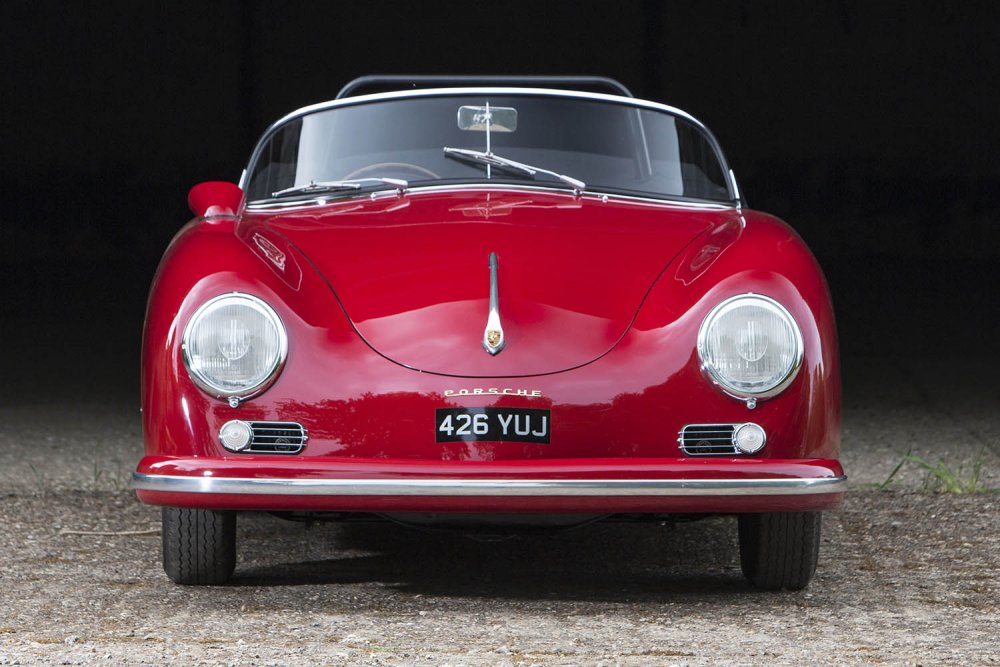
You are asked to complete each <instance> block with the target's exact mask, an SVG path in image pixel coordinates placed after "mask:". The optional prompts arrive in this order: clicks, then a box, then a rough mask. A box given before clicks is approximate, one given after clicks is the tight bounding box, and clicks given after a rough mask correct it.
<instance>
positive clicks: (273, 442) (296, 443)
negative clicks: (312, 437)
mask: <svg viewBox="0 0 1000 667" xmlns="http://www.w3.org/2000/svg"><path fill="white" fill-rule="evenodd" d="M248 423H249V424H250V428H251V429H252V430H253V438H252V439H251V440H250V445H249V446H248V447H247V448H246V449H244V450H243V451H244V452H245V453H247V454H298V453H299V452H301V451H302V448H303V447H305V446H306V440H308V439H309V436H308V434H307V433H306V429H305V428H304V427H303V426H302V424H297V423H295V422H248Z"/></svg>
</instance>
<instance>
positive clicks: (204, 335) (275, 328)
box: [184, 293, 288, 398]
mask: <svg viewBox="0 0 1000 667" xmlns="http://www.w3.org/2000/svg"><path fill="white" fill-rule="evenodd" d="M287 354H288V338H287V336H286V335H285V327H284V326H283V325H282V323H281V320H280V319H278V315H277V313H275V312H274V310H273V309H272V308H271V307H270V306H268V305H267V304H266V303H264V302H263V301H261V300H260V299H258V298H257V297H254V296H250V295H249V294H239V293H233V294H224V295H222V296H217V297H215V298H214V299H210V300H209V301H206V302H205V303H204V304H202V306H201V308H199V309H198V310H197V311H196V312H195V314H194V316H193V317H192V318H191V321H190V322H188V325H187V328H186V329H185V330H184V364H185V365H186V366H187V369H188V373H189V374H190V375H191V379H192V380H194V381H195V383H196V384H197V385H198V386H199V387H201V388H202V389H204V390H205V391H206V392H208V393H210V394H212V395H213V396H218V397H226V396H238V397H240V398H247V397H249V396H252V395H254V394H257V393H260V392H261V391H263V390H264V389H266V388H267V387H268V386H269V385H270V384H271V383H272V382H273V381H274V379H275V378H276V377H277V375H278V372H279V371H280V370H281V367H282V365H283V364H284V363H285V356H286V355H287Z"/></svg>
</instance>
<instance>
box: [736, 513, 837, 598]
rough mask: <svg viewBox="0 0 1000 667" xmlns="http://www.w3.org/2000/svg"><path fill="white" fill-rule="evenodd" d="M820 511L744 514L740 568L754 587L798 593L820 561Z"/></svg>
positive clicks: (740, 527) (741, 524) (742, 515)
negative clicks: (795, 591) (796, 591)
mask: <svg viewBox="0 0 1000 667" xmlns="http://www.w3.org/2000/svg"><path fill="white" fill-rule="evenodd" d="M820 524H821V515H820V513H819V512H768V513H765V514H741V515H740V517H739V532H740V565H741V567H742V569H743V575H744V576H745V577H746V578H747V579H749V580H750V583H752V584H753V585H754V586H757V587H758V588H763V589H767V590H780V589H782V588H787V589H789V590H799V589H802V588H805V587H806V585H808V583H809V580H810V579H812V576H813V574H814V573H815V572H816V562H817V561H818V560H819V536H820Z"/></svg>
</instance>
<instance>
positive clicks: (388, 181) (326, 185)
mask: <svg viewBox="0 0 1000 667" xmlns="http://www.w3.org/2000/svg"><path fill="white" fill-rule="evenodd" d="M376 184H381V185H388V186H391V187H393V188H396V190H397V191H399V192H400V193H403V192H404V191H406V188H408V187H409V185H410V183H409V181H404V180H403V179H401V178H355V179H351V180H346V181H309V184H308V185H296V186H295V187H291V188H285V189H284V190H278V191H277V192H272V193H271V196H272V197H284V196H285V195H308V194H313V193H316V192H336V191H337V190H360V189H361V188H363V187H366V186H367V185H376Z"/></svg>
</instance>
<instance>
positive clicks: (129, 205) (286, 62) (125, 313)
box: [0, 0, 1000, 396]
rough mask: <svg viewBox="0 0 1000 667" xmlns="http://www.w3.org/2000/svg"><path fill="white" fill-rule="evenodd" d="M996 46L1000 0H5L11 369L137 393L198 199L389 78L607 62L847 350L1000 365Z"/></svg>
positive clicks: (15, 378)
mask: <svg viewBox="0 0 1000 667" xmlns="http://www.w3.org/2000/svg"><path fill="white" fill-rule="evenodd" d="M998 40H1000V9H998V3H995V2H991V1H987V0H984V1H982V2H971V1H966V2H945V1H941V2H931V1H925V2H918V1H913V2H874V3H873V2H866V1H862V0H815V1H813V2H806V3H801V2H763V1H761V2H752V1H750V0H744V1H739V0H727V1H722V2H700V1H696V0H686V1H679V2H669V3H668V2H662V3H661V2H650V1H634V2H621V3H613V2H579V1H578V2H560V3H556V2H541V1H538V0H535V1H533V2H487V3H468V2H463V3H459V2H449V3H443V2H442V3H426V2H409V3H402V2H385V1H383V2H353V3H348V2H276V1H262V0H258V1H250V0H247V1H245V2H237V1H235V0H231V1H229V2H216V3H203V2H195V1H179V2H171V3H135V2H91V3H84V2H43V1H37V0H36V1H33V2H24V1H20V0H5V1H4V2H3V3H2V4H0V55H2V63H3V65H2V68H0V77H2V83H0V91H2V93H0V94H2V102H0V105H2V106H0V110H2V133H0V141H2V153H0V154H2V165H0V177H2V183H0V197H2V201H0V204H2V209H0V278H2V296H0V308H2V310H0V337H2V339H3V342H4V350H5V351H4V353H3V356H2V357H0V361H2V363H3V364H4V365H5V366H7V368H5V369H3V373H2V374H3V376H4V377H5V380H6V383H7V386H8V387H10V386H11V385H15V386H19V387H22V388H23V387H24V386H34V387H35V388H36V389H38V390H39V391H40V392H44V391H48V389H46V386H48V385H51V384H52V377H51V375H50V374H49V373H48V372H43V371H52V372H57V373H58V372H60V371H62V372H63V373H64V374H65V373H70V374H72V375H73V376H74V378H75V379H76V384H75V385H73V386H74V387H75V388H74V389H73V390H74V391H76V390H78V389H79V387H81V386H86V387H87V390H88V391H90V390H93V391H98V390H100V389H101V388H102V387H103V388H104V389H106V390H111V389H110V388H112V387H114V388H118V389H121V388H122V387H125V389H123V391H128V392H133V391H134V389H135V388H136V386H137V383H138V347H139V336H140V330H141V320H142V312H143V308H144V300H145V295H146V292H147V289H148V287H149V282H150V279H151V277H152V274H153V271H154V270H155V267H156V264H157V262H158V259H159V256H160V255H161V253H162V252H163V250H164V248H165V247H166V245H167V243H168V242H169V240H170V238H171V236H172V235H173V234H174V232H175V231H176V230H177V229H179V228H180V226H181V225H182V224H183V223H184V222H185V221H186V220H187V219H188V218H189V217H190V214H189V212H188V211H187V208H186V203H185V198H186V193H187V190H188V188H190V187H191V186H192V185H194V184H195V183H197V182H199V181H203V180H213V179H225V180H232V181H235V180H237V179H238V178H239V175H240V171H241V169H242V167H243V165H244V163H245V161H246V159H247V158H248V156H249V152H250V150H251V148H252V145H253V142H254V141H255V140H256V138H257V137H258V136H259V134H260V133H261V132H262V130H263V129H264V128H265V127H266V126H267V124H269V123H270V122H271V121H273V120H275V119H277V118H278V117H280V116H281V115H283V114H285V113H287V112H288V111H291V110H293V109H295V108H297V107H300V106H303V105H306V104H310V103H314V102H318V101H323V100H326V99H330V98H332V97H333V96H334V95H335V94H336V92H337V91H338V90H339V89H340V87H341V86H342V85H343V84H345V83H346V82H347V81H348V80H350V79H352V78H354V77H356V76H359V75H363V74H370V73H385V72H392V73H503V74H518V73H525V74H600V75H606V76H611V77H614V78H617V79H619V80H621V81H622V82H624V83H625V84H626V85H627V86H629V87H630V88H631V89H632V90H633V92H634V93H635V94H636V95H637V96H640V97H647V98H650V99H653V100H656V101H661V102H666V103H668V104H672V105H674V106H678V107H680V108H682V109H685V110H687V111H689V112H690V113H692V114H694V115H695V116H696V117H698V118H700V119H701V120H702V121H703V122H705V123H706V124H707V125H708V126H709V127H710V128H712V130H713V131H714V132H715V134H716V135H717V137H718V138H719V140H720V142H721V144H722V146H723V148H724V149H725V150H726V151H727V154H728V157H729V160H730V162H731V164H732V166H733V168H734V170H735V171H736V174H737V177H738V179H739V180H740V182H741V186H742V189H743V191H744V193H745V194H746V195H747V196H748V198H749V201H750V203H751V205H752V206H753V207H755V208H760V209H763V210H766V211H769V212H771V213H774V214H776V215H778V216H780V217H782V218H784V219H785V220H787V221H788V222H789V223H790V224H791V225H792V226H793V227H795V228H796V229H797V230H798V231H799V233H800V234H801V235H802V236H803V237H804V238H805V239H806V241H807V242H808V243H809V244H810V246H811V247H812V248H813V251H814V252H815V254H816V255H817V257H818V258H819V260H820V262H821V264H822V265H823V266H824V268H825V270H826V272H827V276H828V279H829V281H830V284H831V289H832V292H833V297H834V302H835V306H836V308H837V311H838V318H839V326H840V330H841V339H842V346H843V350H844V353H845V358H847V359H849V360H850V359H854V358H859V359H863V358H864V356H865V355H886V354H889V355H909V356H913V355H935V356H937V357H940V356H942V355H945V356H955V355H970V356H973V357H975V356H977V355H979V356H982V355H984V354H985V355H994V356H995V355H996V352H994V351H993V349H992V345H993V341H994V340H995V339H996V332H995V327H996V325H997V324H998V322H1000V317H998V309H1000V298H998V296H997V294H998V292H1000V269H998V268H997V260H998V259H1000V231H998V229H1000V219H998V218H1000V215H998V210H1000V159H998V157H997V151H998V150H1000V108H998V106H997V97H998V96H997V94H996V89H997V87H998V80H1000V69H998V68H1000V47H998ZM81 358H84V359H85V360H87V361H80V359H81ZM25 359H27V360H29V361H27V362H24V360H25ZM15 360H20V361H22V362H24V363H11V362H12V361H15ZM102 378H103V379H102ZM46 383H48V385H47V384H46ZM123 383H124V384H123ZM53 391H60V390H58V389H53ZM6 395H8V396H10V395H12V394H11V393H7V394H6Z"/></svg>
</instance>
